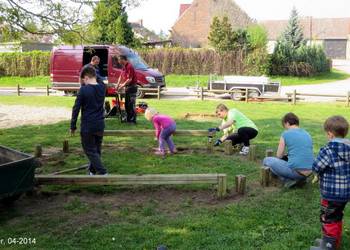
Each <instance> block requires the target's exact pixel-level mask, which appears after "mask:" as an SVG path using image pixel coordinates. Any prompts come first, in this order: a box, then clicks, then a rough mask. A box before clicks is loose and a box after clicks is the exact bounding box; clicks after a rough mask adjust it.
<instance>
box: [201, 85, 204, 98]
mask: <svg viewBox="0 0 350 250" xmlns="http://www.w3.org/2000/svg"><path fill="white" fill-rule="evenodd" d="M201 100H202V101H203V100H204V94H203V87H201Z"/></svg>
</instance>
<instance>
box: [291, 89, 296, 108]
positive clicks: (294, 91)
mask: <svg viewBox="0 0 350 250" xmlns="http://www.w3.org/2000/svg"><path fill="white" fill-rule="evenodd" d="M292 101H293V105H296V104H297V91H296V90H295V89H294V90H293V97H292Z"/></svg>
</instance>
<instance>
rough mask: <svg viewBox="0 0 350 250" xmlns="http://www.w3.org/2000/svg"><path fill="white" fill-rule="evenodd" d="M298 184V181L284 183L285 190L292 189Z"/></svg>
mask: <svg viewBox="0 0 350 250" xmlns="http://www.w3.org/2000/svg"><path fill="white" fill-rule="evenodd" d="M296 184H297V181H296V180H288V181H286V182H285V183H284V187H285V188H291V187H294V186H295V185H296Z"/></svg>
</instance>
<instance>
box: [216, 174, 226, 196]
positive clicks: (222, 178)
mask: <svg viewBox="0 0 350 250" xmlns="http://www.w3.org/2000/svg"><path fill="white" fill-rule="evenodd" d="M226 190H227V177H226V175H221V174H219V175H218V197H219V198H223V197H224V196H225V195H226Z"/></svg>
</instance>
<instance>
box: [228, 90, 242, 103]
mask: <svg viewBox="0 0 350 250" xmlns="http://www.w3.org/2000/svg"><path fill="white" fill-rule="evenodd" d="M241 92H242V90H240V89H237V90H235V92H233V93H232V94H231V99H232V100H233V101H241V100H242V99H243V98H244V94H243V93H241Z"/></svg>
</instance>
